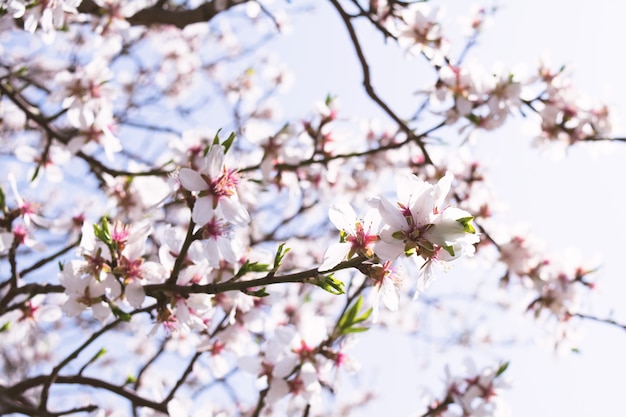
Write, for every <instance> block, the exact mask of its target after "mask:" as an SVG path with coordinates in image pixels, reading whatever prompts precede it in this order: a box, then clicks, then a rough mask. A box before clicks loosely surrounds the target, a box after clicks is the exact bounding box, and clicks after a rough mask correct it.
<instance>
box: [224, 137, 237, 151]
mask: <svg viewBox="0 0 626 417" xmlns="http://www.w3.org/2000/svg"><path fill="white" fill-rule="evenodd" d="M234 141H235V132H232V133H231V134H230V136H228V139H226V140H225V141H224V142H222V146H223V147H224V153H226V152H228V150H229V149H230V147H231V146H232V145H233V142H234Z"/></svg>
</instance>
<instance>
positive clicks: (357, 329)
mask: <svg viewBox="0 0 626 417" xmlns="http://www.w3.org/2000/svg"><path fill="white" fill-rule="evenodd" d="M368 330H369V327H349V328H347V329H343V331H342V334H348V333H363V332H366V331H368Z"/></svg>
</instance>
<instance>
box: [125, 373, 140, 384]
mask: <svg viewBox="0 0 626 417" xmlns="http://www.w3.org/2000/svg"><path fill="white" fill-rule="evenodd" d="M135 382H137V378H135V377H134V376H132V375H128V376H127V377H126V381H124V385H127V384H134V383H135Z"/></svg>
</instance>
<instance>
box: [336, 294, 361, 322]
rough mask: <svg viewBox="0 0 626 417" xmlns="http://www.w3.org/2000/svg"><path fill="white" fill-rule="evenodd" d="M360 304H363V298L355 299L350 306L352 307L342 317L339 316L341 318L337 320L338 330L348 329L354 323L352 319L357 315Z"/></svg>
mask: <svg viewBox="0 0 626 417" xmlns="http://www.w3.org/2000/svg"><path fill="white" fill-rule="evenodd" d="M362 304H363V296H360V297H359V298H357V300H356V302H355V303H354V304H352V307H350V308H349V309H348V311H346V312H345V313H344V315H343V316H341V318H340V319H339V327H340V328H342V329H343V328H346V327H350V326H351V325H352V324H353V323H354V318H355V317H356V315H357V313H358V312H359V310H360V309H361V305H362Z"/></svg>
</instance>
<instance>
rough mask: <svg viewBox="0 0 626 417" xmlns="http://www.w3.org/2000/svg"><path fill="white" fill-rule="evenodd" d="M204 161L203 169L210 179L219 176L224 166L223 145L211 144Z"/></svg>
mask: <svg viewBox="0 0 626 417" xmlns="http://www.w3.org/2000/svg"><path fill="white" fill-rule="evenodd" d="M206 161H207V162H206V167H205V168H204V170H203V171H204V172H205V173H207V174H208V175H209V177H210V178H211V179H215V178H217V177H219V176H220V174H221V173H222V168H223V167H224V147H223V146H222V145H212V146H211V149H209V153H208V154H207V156H206Z"/></svg>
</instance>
